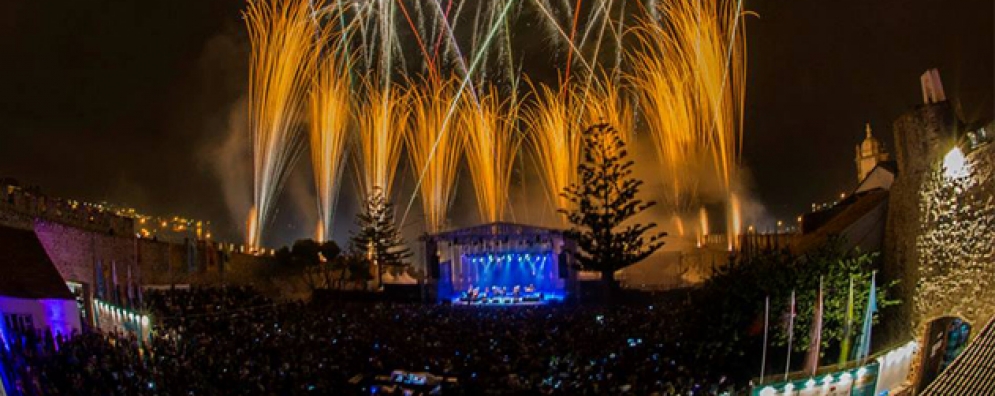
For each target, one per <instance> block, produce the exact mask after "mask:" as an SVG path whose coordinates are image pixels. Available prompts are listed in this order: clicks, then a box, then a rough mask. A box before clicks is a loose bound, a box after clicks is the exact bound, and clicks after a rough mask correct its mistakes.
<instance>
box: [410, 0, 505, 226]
mask: <svg viewBox="0 0 995 396" xmlns="http://www.w3.org/2000/svg"><path fill="white" fill-rule="evenodd" d="M512 4H513V3H512V2H508V3H507V4H505V7H504V9H503V10H501V18H499V20H498V21H497V23H495V24H494V26H492V27H491V29H490V31H489V32H487V37H486V38H485V39H484V44H483V50H486V49H487V48H488V47H489V46H490V43H491V41H493V39H494V36H495V34H496V33H497V31H498V29H499V28H500V27H501V24H502V23H503V21H504V19H505V18H506V17H507V16H508V12H509V11H510V10H511V5H512ZM481 59H483V56H482V55H481V54H480V53H479V52H478V53H477V54H475V55H474V56H473V60H472V61H471V62H470V68H469V69H468V70H467V73H466V76H465V77H463V79H462V81H461V82H460V85H459V89H457V90H456V94H455V97H454V98H453V100H452V102H451V103H450V104H449V109H448V111H447V112H446V117H445V119H444V120H443V122H442V128H443V129H445V127H447V126H448V125H449V122H450V119H451V118H452V117H453V114H454V112H455V110H456V108H457V106H458V105H459V103H460V98H462V96H463V91H464V90H466V89H467V86H468V85H469V84H470V78H471V77H472V76H473V73H474V71H475V70H476V69H477V67H479V65H480V61H481ZM442 137H443V135H441V134H439V135H438V138H436V139H435V143H434V144H433V145H432V150H431V152H430V153H429V158H428V159H429V160H431V157H433V156H434V155H435V152H436V151H437V148H438V146H439V143H440V142H441V139H442ZM427 171H428V169H427V168H422V169H421V171H420V172H419V176H418V181H417V182H416V183H415V189H419V188H421V184H422V182H423V180H424V178H425V173H426V172H427ZM449 182H452V181H451V180H450V181H449ZM414 202H415V194H412V195H411V199H409V200H408V205H407V207H406V208H405V209H404V215H403V216H401V224H405V220H407V218H408V213H410V211H411V206H412V205H414Z"/></svg>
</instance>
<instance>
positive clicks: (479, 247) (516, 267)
mask: <svg viewBox="0 0 995 396" xmlns="http://www.w3.org/2000/svg"><path fill="white" fill-rule="evenodd" d="M423 241H424V242H425V251H426V256H427V261H428V268H429V270H430V272H431V273H432V275H433V277H434V278H435V279H436V280H437V299H438V301H447V302H451V303H453V304H462V305H473V306H508V305H539V304H545V303H548V302H550V301H562V300H563V299H564V298H566V296H567V295H568V294H570V290H571V289H572V288H573V286H574V280H575V279H576V273H575V271H574V270H573V268H572V267H573V266H572V265H571V262H572V251H573V246H572V244H571V243H570V242H569V241H568V240H566V239H564V237H563V233H562V232H561V231H559V230H553V229H548V228H541V227H533V226H525V225H519V224H510V223H494V224H485V225H480V226H475V227H469V228H464V229H460V230H454V231H448V232H444V233H440V234H436V235H429V236H426V237H424V238H423ZM431 252H435V254H434V255H433V254H431Z"/></svg>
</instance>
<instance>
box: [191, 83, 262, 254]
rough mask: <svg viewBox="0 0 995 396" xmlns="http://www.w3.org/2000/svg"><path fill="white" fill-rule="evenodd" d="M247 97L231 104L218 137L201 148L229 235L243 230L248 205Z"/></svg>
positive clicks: (249, 155)
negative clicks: (225, 214) (225, 212)
mask: <svg viewBox="0 0 995 396" xmlns="http://www.w3.org/2000/svg"><path fill="white" fill-rule="evenodd" d="M247 105H248V101H247V100H246V97H245V96H242V97H241V98H239V100H238V101H236V102H235V103H233V104H232V105H231V109H230V110H229V112H228V117H227V123H226V124H225V127H226V128H225V129H224V130H223V131H221V134H220V135H221V136H222V140H221V142H220V144H218V145H208V146H206V147H205V148H204V150H202V152H201V156H200V157H201V161H204V162H205V163H207V164H209V166H210V169H211V171H212V172H213V173H214V176H215V177H216V178H217V181H218V185H219V187H220V189H221V195H222V198H223V199H224V202H225V206H226V207H227V208H228V215H229V219H228V220H229V224H231V227H230V229H228V230H223V231H226V233H227V234H230V235H232V234H233V235H239V236H242V235H244V234H245V223H244V222H245V219H246V215H247V214H248V213H249V209H250V208H252V149H251V144H250V142H249V130H248V114H247V112H248V107H247Z"/></svg>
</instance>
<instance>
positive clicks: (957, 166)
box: [943, 146, 968, 179]
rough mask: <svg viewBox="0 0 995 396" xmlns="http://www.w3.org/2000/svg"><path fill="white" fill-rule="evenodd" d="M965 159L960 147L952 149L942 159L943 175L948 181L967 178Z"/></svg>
mask: <svg viewBox="0 0 995 396" xmlns="http://www.w3.org/2000/svg"><path fill="white" fill-rule="evenodd" d="M967 174H968V166H967V158H964V152H962V151H960V147H956V146H955V147H954V148H953V149H951V150H950V152H949V153H947V155H946V156H945V157H943V175H944V176H946V177H947V178H948V179H959V178H962V177H965V176H967Z"/></svg>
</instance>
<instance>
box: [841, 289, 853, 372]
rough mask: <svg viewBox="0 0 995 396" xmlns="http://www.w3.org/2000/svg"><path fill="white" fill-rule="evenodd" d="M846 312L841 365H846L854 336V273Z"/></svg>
mask: <svg viewBox="0 0 995 396" xmlns="http://www.w3.org/2000/svg"><path fill="white" fill-rule="evenodd" d="M845 309H846V314H845V315H844V319H843V320H844V322H843V342H842V345H841V346H840V358H839V367H840V368H843V366H845V365H846V361H847V359H848V356H850V342H851V341H850V338H851V337H853V275H852V274H851V275H850V293H849V295H848V296H847V299H846V308H845Z"/></svg>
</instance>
